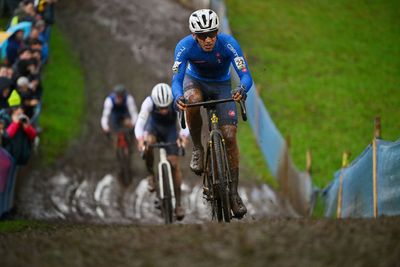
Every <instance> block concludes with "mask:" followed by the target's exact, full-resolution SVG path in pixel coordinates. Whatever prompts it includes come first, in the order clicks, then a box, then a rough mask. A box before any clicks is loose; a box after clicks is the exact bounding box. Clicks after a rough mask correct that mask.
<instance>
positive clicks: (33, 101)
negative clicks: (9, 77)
mask: <svg viewBox="0 0 400 267" xmlns="http://www.w3.org/2000/svg"><path fill="white" fill-rule="evenodd" d="M29 86H30V85H29V80H28V78H26V77H24V76H22V77H19V78H18V80H17V88H18V89H17V90H18V93H19V95H20V96H21V103H22V108H23V110H24V113H25V114H26V115H27V116H28V117H29V119H32V117H33V114H34V111H35V109H36V106H37V105H38V104H39V100H38V99H37V98H36V96H35V93H34V92H33V90H32V89H31V88H30V87H29Z"/></svg>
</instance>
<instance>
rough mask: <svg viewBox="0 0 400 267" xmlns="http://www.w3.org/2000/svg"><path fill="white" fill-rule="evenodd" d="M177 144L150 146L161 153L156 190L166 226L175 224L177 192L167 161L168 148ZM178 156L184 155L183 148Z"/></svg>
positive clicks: (179, 148) (161, 143)
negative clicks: (174, 213) (174, 214)
mask: <svg viewBox="0 0 400 267" xmlns="http://www.w3.org/2000/svg"><path fill="white" fill-rule="evenodd" d="M176 145H177V144H176V143H163V142H160V143H155V144H150V145H148V146H149V147H151V148H158V151H159V153H160V158H159V160H160V161H159V163H158V166H157V175H156V183H157V186H156V189H157V196H158V198H159V201H160V202H159V204H160V208H161V212H162V215H163V217H164V222H165V224H170V223H173V221H174V216H173V212H174V207H175V204H176V203H175V192H174V181H173V176H172V168H171V163H170V162H169V161H168V159H167V150H166V148H167V147H170V146H176ZM178 155H179V156H183V155H184V149H183V147H178Z"/></svg>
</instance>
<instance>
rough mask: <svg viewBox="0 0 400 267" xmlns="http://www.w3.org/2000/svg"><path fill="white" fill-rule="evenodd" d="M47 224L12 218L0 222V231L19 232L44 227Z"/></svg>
mask: <svg viewBox="0 0 400 267" xmlns="http://www.w3.org/2000/svg"><path fill="white" fill-rule="evenodd" d="M47 227H49V225H48V224H46V223H43V222H39V221H26V220H12V221H2V222H0V233H10V232H21V231H25V230H28V229H44V228H47Z"/></svg>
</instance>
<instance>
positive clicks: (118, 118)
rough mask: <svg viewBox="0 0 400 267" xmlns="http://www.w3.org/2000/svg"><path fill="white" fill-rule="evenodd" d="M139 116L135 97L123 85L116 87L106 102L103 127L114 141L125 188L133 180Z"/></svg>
mask: <svg viewBox="0 0 400 267" xmlns="http://www.w3.org/2000/svg"><path fill="white" fill-rule="evenodd" d="M137 116H138V113H137V108H136V104H135V100H134V98H133V96H132V95H130V94H128V92H127V90H126V89H125V87H124V86H123V85H121V84H119V85H116V86H115V87H114V89H113V92H112V93H111V94H110V95H109V96H107V98H106V99H105V101H104V108H103V115H102V117H101V127H102V129H103V132H104V133H105V134H106V136H107V137H109V138H110V140H111V141H112V144H113V147H114V150H115V152H116V156H117V162H118V165H119V171H118V178H119V180H120V181H121V183H122V184H123V185H124V186H127V185H128V184H129V182H130V178H131V172H132V170H131V166H130V164H131V163H130V161H131V158H130V157H131V154H132V141H133V129H134V126H135V123H136V120H137Z"/></svg>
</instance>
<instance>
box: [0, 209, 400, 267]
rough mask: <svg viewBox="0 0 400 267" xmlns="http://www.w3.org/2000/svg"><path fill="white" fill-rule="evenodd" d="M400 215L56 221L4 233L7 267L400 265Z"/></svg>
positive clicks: (1, 255) (0, 254)
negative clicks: (179, 222) (192, 221)
mask: <svg viewBox="0 0 400 267" xmlns="http://www.w3.org/2000/svg"><path fill="white" fill-rule="evenodd" d="M399 224H400V218H399V217H397V218H381V219H379V220H373V219H365V220H325V219H324V220H310V219H290V220H284V219H274V220H272V219H270V220H260V221H257V222H252V223H234V224H229V225H228V224H225V225H224V224H212V223H204V224H187V225H171V226H164V225H158V226H154V225H152V226H144V225H140V226H115V225H112V226H93V225H76V224H75V225H60V224H52V225H51V226H48V227H42V228H41V229H35V230H29V229H28V230H25V231H23V232H20V233H6V234H4V233H0V263H1V266H42V267H46V266H97V267H98V266H235V267H236V266H283V267H286V266H310V267H313V266H321V267H326V266H340V267H344V266H351V267H361V266H371V267H380V266H385V267H386V266H387V267H396V266H400V263H399V262H400V243H399V239H400V227H399Z"/></svg>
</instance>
